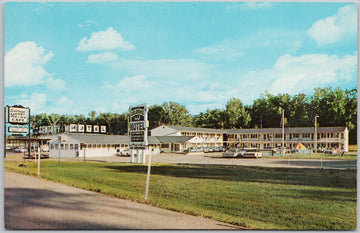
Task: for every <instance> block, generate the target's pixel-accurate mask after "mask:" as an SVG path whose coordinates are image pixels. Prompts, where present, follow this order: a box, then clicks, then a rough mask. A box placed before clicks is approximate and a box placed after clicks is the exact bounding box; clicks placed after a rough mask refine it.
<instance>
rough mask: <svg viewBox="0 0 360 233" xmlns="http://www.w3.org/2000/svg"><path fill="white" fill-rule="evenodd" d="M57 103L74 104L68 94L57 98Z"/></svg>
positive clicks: (62, 104) (61, 104)
mask: <svg viewBox="0 0 360 233" xmlns="http://www.w3.org/2000/svg"><path fill="white" fill-rule="evenodd" d="M56 104H57V105H59V106H64V105H72V104H73V102H72V101H71V100H69V98H67V97H66V96H62V97H60V98H59V99H57V100H56Z"/></svg>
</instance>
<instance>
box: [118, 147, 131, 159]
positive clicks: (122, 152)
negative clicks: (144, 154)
mask: <svg viewBox="0 0 360 233" xmlns="http://www.w3.org/2000/svg"><path fill="white" fill-rule="evenodd" d="M115 155H116V156H127V157H129V156H130V149H129V148H126V149H124V150H120V149H117V150H116V154H115Z"/></svg>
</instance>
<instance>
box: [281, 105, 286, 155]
mask: <svg viewBox="0 0 360 233" xmlns="http://www.w3.org/2000/svg"><path fill="white" fill-rule="evenodd" d="M281 121H282V156H283V157H284V154H285V119H284V109H282V117H281Z"/></svg>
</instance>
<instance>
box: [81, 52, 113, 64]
mask: <svg viewBox="0 0 360 233" xmlns="http://www.w3.org/2000/svg"><path fill="white" fill-rule="evenodd" d="M117 59H118V56H117V55H116V54H115V53H112V52H104V53H98V54H93V55H90V56H89V57H88V60H87V63H98V64H101V63H106V62H112V61H116V60H117Z"/></svg>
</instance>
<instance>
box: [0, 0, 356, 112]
mask: <svg viewBox="0 0 360 233" xmlns="http://www.w3.org/2000/svg"><path fill="white" fill-rule="evenodd" d="M356 15H357V12H356V5H355V4H354V3H335V2H320V3H312V2H307V3H305V2H303V3H295V2H263V3H261V2H259V3H255V2H177V3H173V2H87V3H85V2H78V3H74V2H67V3H66V2H63V3H60V2H47V3H41V2H37V3H36V2H32V3H31V2H8V3H6V5H5V104H6V105H14V104H21V105H23V106H26V107H30V108H31V109H32V113H33V114H39V113H48V114H50V113H59V114H84V115H87V113H88V112H90V111H91V110H96V111H97V112H112V113H120V114H121V113H123V112H127V110H128V107H129V105H135V104H141V103H148V104H149V105H154V104H159V105H160V104H162V103H163V102H165V101H176V102H178V103H180V104H182V105H185V106H186V108H187V109H188V110H190V112H191V113H192V114H198V113H199V112H201V111H206V109H214V108H224V106H225V105H226V102H227V101H228V100H229V99H230V98H231V97H236V98H239V99H240V100H241V101H242V102H243V103H244V104H252V103H253V101H254V100H255V99H257V98H259V97H260V95H261V94H263V93H264V92H265V91H268V92H269V93H271V94H274V95H276V94H279V93H289V94H291V95H295V94H298V93H306V94H312V93H313V90H314V88H317V87H321V88H322V87H328V86H331V87H340V88H342V89H352V88H355V87H356V86H357V31H356V28H357V19H356Z"/></svg>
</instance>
